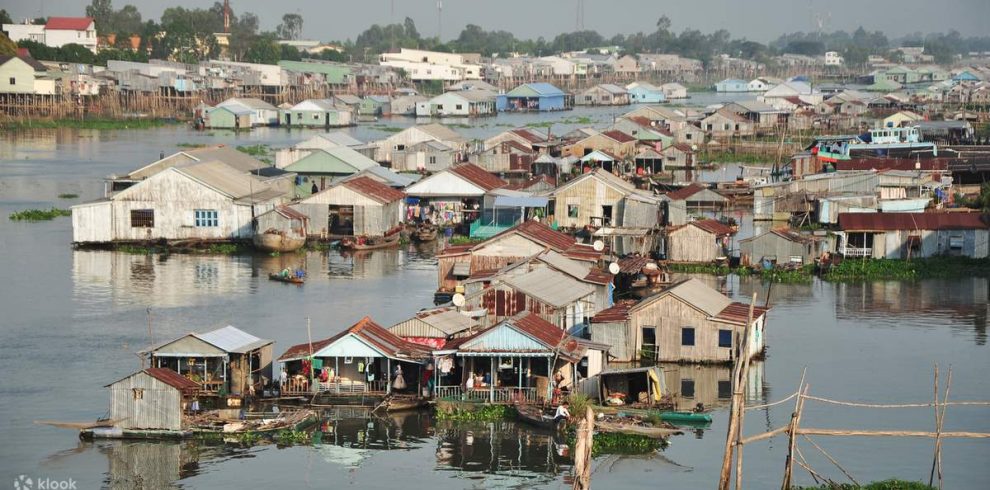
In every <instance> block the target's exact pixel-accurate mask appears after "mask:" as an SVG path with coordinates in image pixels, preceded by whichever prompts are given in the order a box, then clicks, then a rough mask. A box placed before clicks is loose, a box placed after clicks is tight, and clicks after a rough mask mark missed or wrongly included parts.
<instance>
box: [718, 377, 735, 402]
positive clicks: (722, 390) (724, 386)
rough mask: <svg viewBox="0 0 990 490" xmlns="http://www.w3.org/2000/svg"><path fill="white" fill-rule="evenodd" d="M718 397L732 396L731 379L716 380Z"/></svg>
mask: <svg viewBox="0 0 990 490" xmlns="http://www.w3.org/2000/svg"><path fill="white" fill-rule="evenodd" d="M718 397H719V398H720V399H724V398H732V381H719V382H718Z"/></svg>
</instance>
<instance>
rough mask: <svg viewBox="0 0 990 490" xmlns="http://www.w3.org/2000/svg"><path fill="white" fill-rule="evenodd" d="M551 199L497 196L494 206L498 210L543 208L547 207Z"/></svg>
mask: <svg viewBox="0 0 990 490" xmlns="http://www.w3.org/2000/svg"><path fill="white" fill-rule="evenodd" d="M547 202H549V199H547V198H545V197H512V196H496V197H495V203H494V206H495V207H496V208H542V207H545V206H546V205H547Z"/></svg>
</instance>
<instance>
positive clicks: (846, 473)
mask: <svg viewBox="0 0 990 490" xmlns="http://www.w3.org/2000/svg"><path fill="white" fill-rule="evenodd" d="M801 437H804V439H805V440H806V441H808V442H810V443H811V445H812V446H814V447H815V449H817V450H819V451H820V452H821V453H822V454H824V455H825V457H826V458H828V460H829V461H831V462H832V464H834V465H835V467H836V468H838V469H839V471H841V472H842V474H843V475H846V478H849V481H851V482H853V484H855V485H856V486H860V484H859V482H858V481H856V479H855V478H853V476H852V475H850V474H849V472H848V471H846V469H845V468H843V467H842V465H840V464H839V462H838V461H836V460H835V458H833V457H832V455H831V454H829V453H828V451H825V449H824V448H822V447H821V446H819V445H818V444H816V443H815V441H812V440H811V438H810V437H808V436H806V435H802V436H801Z"/></svg>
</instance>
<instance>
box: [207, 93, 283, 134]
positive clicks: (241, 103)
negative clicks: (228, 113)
mask: <svg viewBox="0 0 990 490" xmlns="http://www.w3.org/2000/svg"><path fill="white" fill-rule="evenodd" d="M221 107H227V108H230V109H231V110H232V111H236V112H241V111H243V110H244V109H247V110H248V111H250V112H251V127H257V126H277V125H278V122H279V113H278V112H279V109H278V107H275V106H273V105H271V104H269V103H268V102H265V101H263V100H261V99H255V98H248V97H234V98H230V99H227V100H225V101H223V102H221V103H219V104H217V105H216V107H215V109H216V108H221Z"/></svg>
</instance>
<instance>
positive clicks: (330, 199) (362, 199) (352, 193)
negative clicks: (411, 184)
mask: <svg viewBox="0 0 990 490" xmlns="http://www.w3.org/2000/svg"><path fill="white" fill-rule="evenodd" d="M405 197H406V195H405V194H404V193H403V192H402V191H399V190H396V189H393V188H392V187H389V186H388V185H386V184H384V183H382V182H379V181H378V180H375V179H373V178H371V177H368V176H365V175H360V176H356V177H354V178H349V179H345V180H343V181H340V182H337V183H335V184H333V185H331V186H330V187H328V188H326V189H324V190H322V191H320V192H317V193H316V194H313V195H312V196H310V197H308V198H306V199H303V200H302V201H300V202H299V203H297V204H294V205H293V206H292V207H293V209H295V210H296V211H298V212H300V213H302V214H305V215H306V216H307V217H308V218H309V221H310V223H312V224H313V226H312V231H313V232H319V234H320V235H322V236H384V235H385V233H386V232H388V231H389V230H392V229H394V228H395V227H396V226H399V224H400V223H401V222H402V219H403V217H404V208H403V199H404V198H405Z"/></svg>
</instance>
